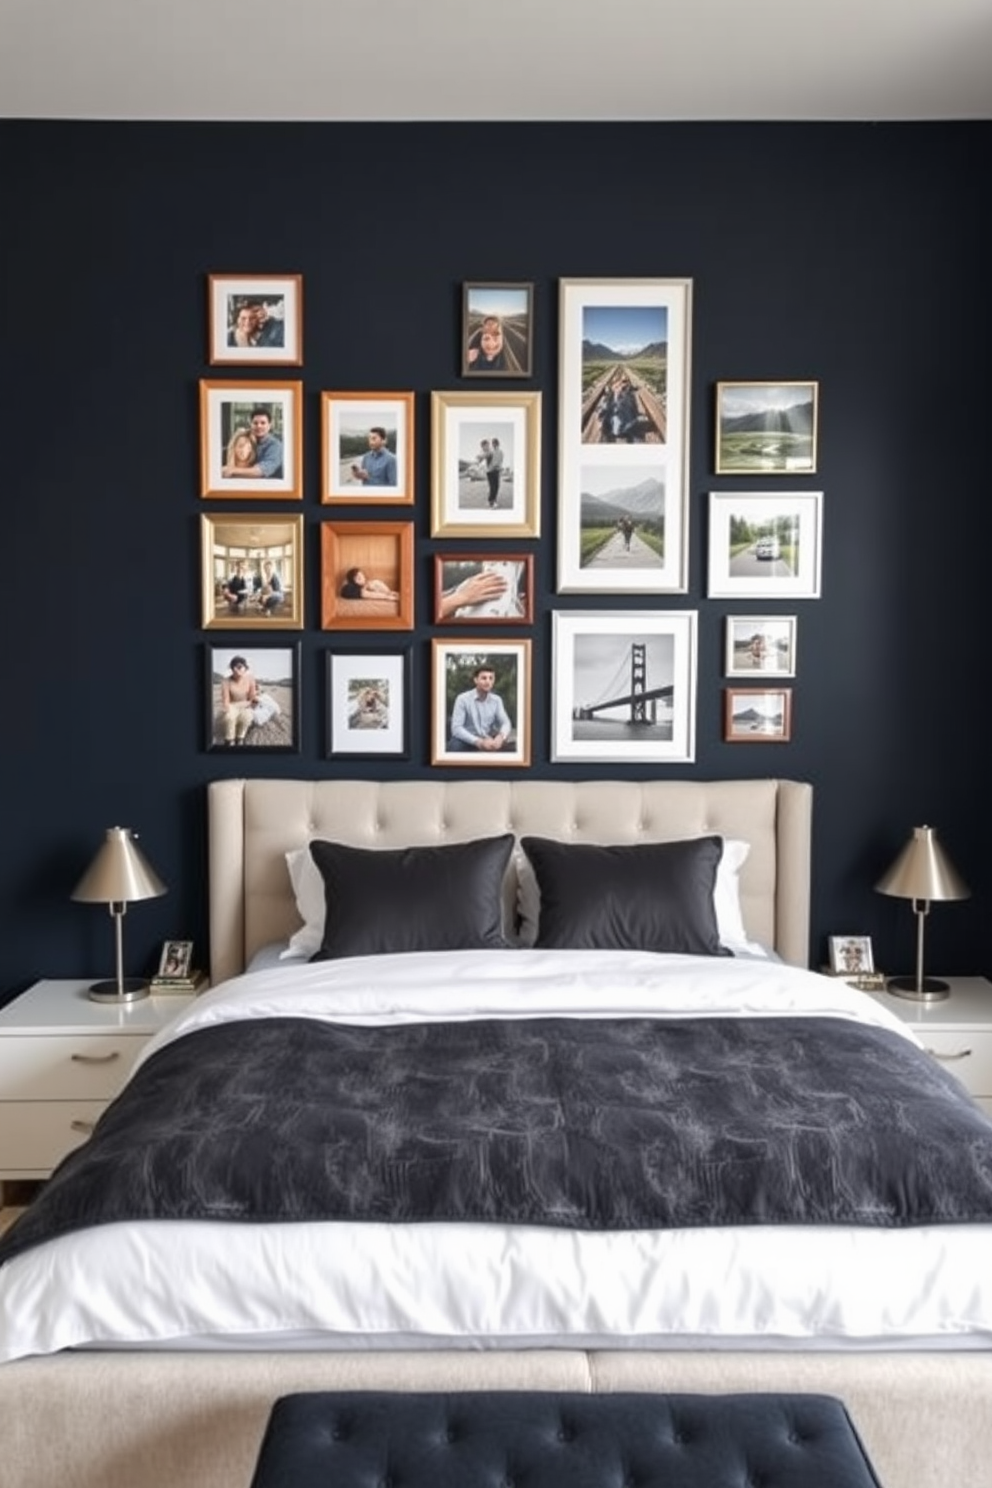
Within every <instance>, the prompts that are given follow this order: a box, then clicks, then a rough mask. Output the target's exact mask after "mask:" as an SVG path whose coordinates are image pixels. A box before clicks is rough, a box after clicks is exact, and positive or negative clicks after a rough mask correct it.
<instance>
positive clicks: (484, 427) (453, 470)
mask: <svg viewBox="0 0 992 1488" xmlns="http://www.w3.org/2000/svg"><path fill="white" fill-rule="evenodd" d="M540 535H541V394H540V393H500V392H482V391H481V390H480V391H479V392H471V393H437V392H435V393H431V536H432V537H473V538H476V537H540Z"/></svg>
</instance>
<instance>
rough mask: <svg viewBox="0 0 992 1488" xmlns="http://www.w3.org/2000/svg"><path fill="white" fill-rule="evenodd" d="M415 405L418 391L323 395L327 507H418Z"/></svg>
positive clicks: (323, 484) (322, 489)
mask: <svg viewBox="0 0 992 1488" xmlns="http://www.w3.org/2000/svg"><path fill="white" fill-rule="evenodd" d="M413 409H414V395H413V393H405V392H404V393H361V392H356V393H321V395H320V415H321V417H320V429H321V485H320V499H321V501H322V502H323V503H324V504H325V505H328V504H333V503H335V502H342V503H344V504H346V505H353V504H360V503H364V502H368V503H370V504H371V503H377V504H385V505H390V506H400V505H404V506H412V505H413V499H414V462H413V455H414V417H413Z"/></svg>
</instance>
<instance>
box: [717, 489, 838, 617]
mask: <svg viewBox="0 0 992 1488" xmlns="http://www.w3.org/2000/svg"><path fill="white" fill-rule="evenodd" d="M822 526H823V492H822V491H782V492H777V491H711V492H710V501H709V564H708V583H707V593H708V595H709V597H710V598H711V599H716V598H739V599H744V598H748V599H782V600H787V599H819V597H820V568H821V548H822Z"/></svg>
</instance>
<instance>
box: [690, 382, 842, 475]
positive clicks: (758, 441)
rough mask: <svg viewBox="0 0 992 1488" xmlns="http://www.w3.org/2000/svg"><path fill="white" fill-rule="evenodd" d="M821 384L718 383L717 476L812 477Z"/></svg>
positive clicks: (814, 466) (814, 468) (814, 469)
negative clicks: (801, 475) (800, 475)
mask: <svg viewBox="0 0 992 1488" xmlns="http://www.w3.org/2000/svg"><path fill="white" fill-rule="evenodd" d="M818 402H819V383H816V382H718V383H717V385H716V460H715V465H714V468H715V470H716V473H717V475H799V474H803V475H812V474H814V473H815V471H816V435H817V428H816V422H817V404H818Z"/></svg>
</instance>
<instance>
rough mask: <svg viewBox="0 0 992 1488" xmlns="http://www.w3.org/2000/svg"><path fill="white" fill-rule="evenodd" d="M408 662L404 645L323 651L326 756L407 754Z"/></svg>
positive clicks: (408, 655) (409, 693) (391, 755)
mask: <svg viewBox="0 0 992 1488" xmlns="http://www.w3.org/2000/svg"><path fill="white" fill-rule="evenodd" d="M410 666H411V651H410V648H409V647H405V648H402V649H395V650H384V651H328V653H327V757H328V759H336V758H340V757H350V758H352V759H358V758H372V757H376V758H379V757H386V758H389V759H406V758H407V756H408V755H409V753H410V704H411V682H410Z"/></svg>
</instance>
